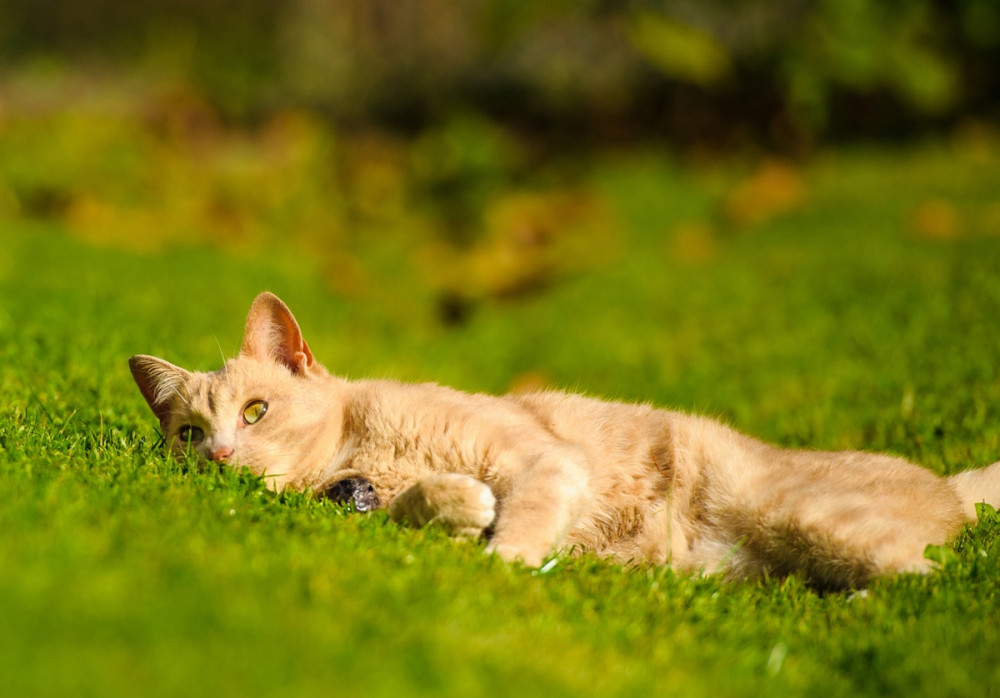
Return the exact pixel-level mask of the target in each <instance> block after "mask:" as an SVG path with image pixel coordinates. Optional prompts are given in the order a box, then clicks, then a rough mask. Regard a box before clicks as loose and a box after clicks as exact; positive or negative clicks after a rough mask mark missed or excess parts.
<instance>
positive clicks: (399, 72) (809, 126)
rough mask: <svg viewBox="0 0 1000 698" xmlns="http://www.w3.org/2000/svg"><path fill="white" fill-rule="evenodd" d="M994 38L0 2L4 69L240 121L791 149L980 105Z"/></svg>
mask: <svg viewBox="0 0 1000 698" xmlns="http://www.w3.org/2000/svg"><path fill="white" fill-rule="evenodd" d="M415 27H419V31H417V30H415V29H414V28H415ZM998 47H1000V11H998V9H997V7H996V3H994V2H992V0H957V1H956V2H950V3H942V2H934V1H933V0H893V1H884V0H819V1H816V2H801V1H799V0H742V1H740V2H732V1H731V0H633V1H631V2H623V3H606V2H566V1H565V0H545V1H544V2H532V3H528V2H524V0H489V1H488V2H476V3H441V2H428V1H427V0H407V1H406V2H398V0H297V1H296V2H288V3H274V2H269V1H268V0H240V1H239V2H233V1H231V0H216V1H214V2H210V3H194V2H184V3H178V2H175V1H174V0H142V1H141V2H135V1H134V0H95V2H91V3H88V4H87V7H86V9H81V7H80V6H79V3H75V2H72V1H71V0H49V1H48V2H35V3H31V2H25V3H15V4H8V6H6V7H4V8H3V9H2V10H0V54H2V55H4V56H5V58H7V59H8V65H10V66H19V68H20V69H21V70H23V69H24V68H25V66H39V65H41V66H48V67H52V66H56V67H57V68H58V67H61V68H63V69H67V68H71V69H74V70H75V69H76V67H77V66H78V65H79V64H80V63H81V62H84V63H86V64H89V65H98V66H102V67H103V68H104V69H106V68H107V66H108V65H111V66H113V68H112V70H113V71H115V72H118V73H125V74H130V75H133V76H134V77H135V79H137V80H139V81H141V82H149V81H150V80H153V81H159V80H166V81H168V82H171V83H175V84H176V83H181V84H189V85H193V86H194V87H195V88H196V89H197V90H198V91H199V92H201V93H203V94H207V95H210V98H211V101H212V102H213V104H214V105H216V106H217V107H218V108H220V109H221V111H222V112H223V113H225V114H226V115H227V116H229V117H231V118H233V117H234V118H237V119H239V120H243V121H251V122H252V121H254V120H256V119H258V118H260V116H261V115H262V114H268V113H270V112H271V111H273V110H274V109H275V108H276V106H277V105H290V104H291V105H297V106H306V107H310V108H318V109H322V110H324V112H326V113H329V114H331V115H333V116H335V117H337V118H339V119H341V120H349V121H351V122H354V123H357V122H367V121H371V120H376V121H382V122H383V123H391V124H395V125H397V126H399V125H402V126H404V127H405V128H407V129H420V128H422V127H424V126H425V125H426V124H427V123H428V122H432V123H442V122H446V121H447V120H448V119H450V118H452V117H453V116H454V114H455V113H468V112H470V111H476V110H478V111H481V112H483V113H485V114H486V115H488V116H490V117H493V118H504V119H506V120H508V121H510V122H512V123H516V124H521V125H526V124H537V123H539V122H540V123H548V124H550V128H552V129H553V130H554V131H556V132H559V131H561V130H565V129H572V128H580V127H581V126H582V127H583V128H586V129H590V130H591V131H593V132H595V133H596V134H598V135H601V134H604V133H608V132H610V133H621V132H626V133H630V134H634V133H635V132H636V130H642V131H643V132H644V133H646V134H649V135H662V134H663V133H664V129H668V130H669V131H670V132H671V133H672V135H675V136H677V137H680V138H684V139H692V138H705V137H706V133H705V131H711V130H713V129H716V130H717V129H720V128H721V129H723V130H724V131H725V132H726V133H727V134H733V133H736V134H739V133H747V132H748V131H749V132H753V133H755V134H757V135H758V136H760V137H768V136H769V135H770V136H771V137H773V135H774V134H773V133H772V132H773V131H774V129H776V128H784V129H785V130H786V131H788V130H789V129H792V130H794V136H795V138H797V139H798V141H801V142H806V143H808V142H811V141H812V140H813V139H816V138H819V137H823V136H825V135H828V134H829V133H834V134H839V133H844V132H848V133H883V134H886V133H894V132H896V131H897V130H898V129H899V128H902V127H905V126H910V127H913V126H922V127H927V126H933V125H934V124H935V123H938V120H939V119H941V118H942V117H946V116H950V117H956V116H960V115H962V114H964V113H967V112H969V111H970V110H971V111H972V112H974V115H978V116H980V117H981V116H983V115H985V114H989V113H990V111H989V110H990V108H991V105H992V107H995V105H996V95H997V94H998V83H997V78H996V71H995V70H993V67H994V65H995V63H996V55H997V54H996V52H997V49H998ZM692 88H694V89H692ZM664 112H667V114H664ZM689 112H691V113H689ZM650 113H653V114H656V115H657V118H654V119H650V118H649V117H648V115H649V114H650ZM703 115H710V116H711V122H712V123H713V124H714V126H711V127H709V126H706V124H705V123H704V122H706V121H708V119H706V118H698V117H701V116H703ZM664 116H667V117H668V118H664ZM685 123H687V124H688V126H686V127H682V126H681V124H685ZM782 124H783V125H784V126H783V127H782V126H781V125H782ZM708 135H711V134H708ZM787 137H790V136H786V138H787Z"/></svg>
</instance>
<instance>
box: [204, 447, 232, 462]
mask: <svg viewBox="0 0 1000 698" xmlns="http://www.w3.org/2000/svg"><path fill="white" fill-rule="evenodd" d="M209 455H210V456H211V458H212V460H214V461H216V462H217V463H225V462H226V460H227V459H228V458H229V457H230V456H232V455H233V449H232V448H231V447H230V446H216V447H215V448H213V449H212V453H211V454H209Z"/></svg>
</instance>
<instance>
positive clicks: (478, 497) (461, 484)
mask: <svg viewBox="0 0 1000 698" xmlns="http://www.w3.org/2000/svg"><path fill="white" fill-rule="evenodd" d="M424 493H425V496H426V497H427V499H428V501H432V502H434V503H435V505H436V506H435V509H436V510H437V513H436V514H435V516H434V518H433V521H434V522H436V523H439V524H441V525H443V526H445V527H446V528H447V529H449V530H450V531H451V532H452V534H453V535H471V536H478V535H479V534H480V533H482V532H483V529H485V528H486V527H487V526H489V525H490V524H491V523H493V519H494V518H496V504H497V500H496V497H494V496H493V491H492V490H490V488H489V487H487V486H486V485H485V484H484V483H482V482H480V481H479V480H476V479H475V478H472V477H469V476H468V475H463V474H461V473H442V474H441V475H436V476H433V477H431V478H428V479H427V480H426V481H425V483H424Z"/></svg>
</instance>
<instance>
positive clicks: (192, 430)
mask: <svg viewBox="0 0 1000 698" xmlns="http://www.w3.org/2000/svg"><path fill="white" fill-rule="evenodd" d="M177 438H178V439H180V441H181V443H187V444H196V443H198V442H199V441H201V440H202V439H203V438H205V432H203V431H202V430H201V427H195V426H191V425H190V424H187V425H185V426H183V427H181V428H180V429H178V430H177Z"/></svg>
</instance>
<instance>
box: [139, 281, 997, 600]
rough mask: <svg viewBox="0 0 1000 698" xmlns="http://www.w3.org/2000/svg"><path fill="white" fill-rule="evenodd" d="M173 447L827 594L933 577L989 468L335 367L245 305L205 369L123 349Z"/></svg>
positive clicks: (464, 521)
mask: <svg viewBox="0 0 1000 698" xmlns="http://www.w3.org/2000/svg"><path fill="white" fill-rule="evenodd" d="M129 365H130V368H131V371H132V375H133V377H134V378H135V382H136V383H137V385H138V387H139V389H140V391H141V392H142V395H143V397H144V398H145V399H146V402H147V403H148V404H149V406H150V407H151V408H152V411H153V413H154V414H155V415H156V417H157V418H158V419H159V421H160V427H161V430H162V433H163V436H164V438H165V440H166V442H167V443H168V444H169V445H170V448H171V449H172V450H173V452H175V453H178V454H182V453H184V452H185V451H186V450H187V449H189V448H190V449H194V450H195V451H196V452H197V453H198V454H200V456H201V457H203V458H205V459H207V460H208V461H215V462H219V463H224V464H227V465H229V466H232V467H237V468H246V469H248V470H250V471H252V472H253V473H256V474H257V475H260V476H263V477H264V478H266V481H267V483H268V486H269V487H270V488H272V489H274V490H282V489H284V488H292V489H295V490H314V491H316V492H318V493H324V492H328V493H332V496H335V497H336V498H341V499H342V498H345V497H354V496H355V495H356V494H357V492H359V491H360V492H361V497H360V499H356V500H355V501H357V502H359V503H360V504H359V508H373V507H376V506H387V508H388V512H389V516H390V518H391V519H392V520H394V521H397V522H405V523H409V524H411V525H415V526H423V525H426V524H429V523H432V522H433V523H436V524H438V525H441V526H444V527H445V528H446V529H447V530H448V531H450V532H451V533H452V534H454V535H461V536H480V535H483V534H484V532H485V534H486V535H487V537H488V538H489V541H488V544H487V546H486V550H487V551H488V552H490V553H495V554H497V555H499V556H500V557H501V558H503V559H505V560H510V561H514V560H519V561H521V562H523V563H524V564H526V565H529V566H535V567H537V566H539V565H541V564H542V563H543V562H544V561H545V559H546V558H547V556H549V555H551V554H553V553H554V552H556V551H558V550H560V549H571V550H575V551H592V552H594V553H597V554H599V555H603V556H609V557H612V558H614V559H616V560H619V561H622V562H652V563H659V564H669V565H672V566H674V567H675V568H677V569H680V570H691V571H700V572H705V573H723V574H725V575H727V576H729V577H731V578H745V577H748V576H752V575H760V574H769V575H785V574H789V573H798V574H800V575H802V576H804V577H805V578H806V579H807V580H808V581H809V582H810V583H812V584H814V585H816V586H818V587H825V588H857V587H862V586H864V585H865V584H866V583H867V582H868V581H869V580H871V579H872V578H873V577H875V576H877V575H885V574H891V573H898V572H921V573H922V572H927V571H929V570H930V569H931V565H932V563H931V562H930V561H929V560H927V559H926V558H925V557H924V550H925V547H926V546H927V545H929V544H944V543H947V542H948V541H949V540H950V539H951V538H952V537H953V536H954V535H955V534H956V533H957V532H958V531H959V530H960V529H961V527H962V526H963V525H964V524H965V523H966V522H968V521H972V520H975V518H976V512H975V503H977V502H980V501H986V502H988V503H989V504H991V505H993V506H994V507H996V506H998V505H1000V463H996V464H994V465H992V466H989V467H987V468H984V469H981V470H972V471H967V472H963V473H959V474H957V475H953V476H951V477H940V476H938V475H936V474H934V473H932V472H930V471H929V470H926V469H924V468H921V467H919V466H917V465H913V464H911V463H908V462H907V461H905V460H903V459H901V458H896V457H891V456H886V455H877V454H872V453H862V452H855V451H844V452H821V451H807V450H789V449H785V448H780V447H777V446H772V445H769V444H766V443H764V442H762V441H758V440H756V439H753V438H751V437H749V436H745V435H743V434H741V433H739V432H737V431H735V430H734V429H732V428H730V427H728V426H725V425H723V424H721V423H719V422H717V421H715V420H711V419H707V418H704V417H698V416H691V415H688V414H684V413H679V412H671V411H666V410H661V409H656V408H654V407H651V406H648V405H637V404H624V403H619V402H607V401H601V400H597V399H594V398H589V397H583V396H579V395H573V394H567V393H561V392H536V393H531V394H512V395H506V396H491V395H484V394H469V393H464V392H460V391H457V390H453V389H450V388H447V387H442V386H439V385H435V384H405V383H397V382H393V381H387V380H361V381H348V380H345V379H342V378H339V377H336V376H334V375H331V374H330V373H328V372H327V370H326V369H325V368H323V366H321V365H320V364H319V363H318V362H317V361H316V360H315V359H314V357H313V354H312V352H311V351H310V349H309V346H308V345H307V344H306V342H305V340H304V339H303V337H302V333H301V331H300V329H299V325H298V323H297V322H296V320H295V318H294V317H293V315H292V313H291V311H290V310H289V309H288V307H287V306H286V305H285V304H284V303H283V302H282V301H281V300H280V299H279V298H278V297H277V296H274V295H272V294H270V293H266V292H265V293H262V294H260V295H259V296H258V297H257V298H256V299H255V300H254V301H253V304H252V305H251V307H250V312H249V315H248V317H247V321H246V328H245V332H244V336H243V342H242V346H241V348H240V352H239V355H238V356H237V357H236V358H235V359H231V360H229V361H228V362H226V364H225V365H224V366H223V367H222V368H221V369H219V370H218V371H215V372H214V373H198V372H189V371H186V370H184V369H182V368H179V367H177V366H174V365H172V364H170V363H168V362H166V361H164V360H162V359H158V358H155V357H151V356H144V355H137V356H133V357H132V358H131V359H130V360H129Z"/></svg>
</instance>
